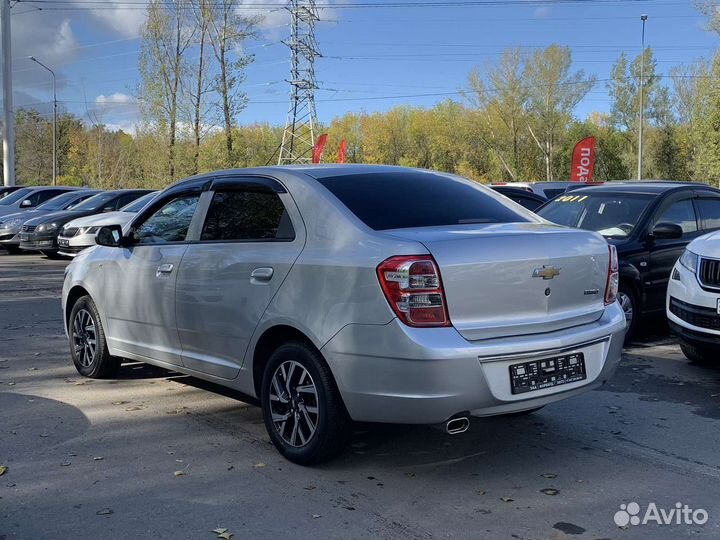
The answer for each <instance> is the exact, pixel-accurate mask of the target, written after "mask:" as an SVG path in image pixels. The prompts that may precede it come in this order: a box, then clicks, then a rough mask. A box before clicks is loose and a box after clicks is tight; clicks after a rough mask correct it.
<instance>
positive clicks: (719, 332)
mask: <svg viewBox="0 0 720 540" xmlns="http://www.w3.org/2000/svg"><path fill="white" fill-rule="evenodd" d="M666 308H667V316H668V319H669V321H670V329H671V330H672V332H673V333H674V334H675V335H676V336H677V337H678V340H679V341H680V347H681V348H682V351H683V353H684V354H685V356H686V357H687V358H688V360H692V361H694V362H701V363H710V362H714V361H717V358H718V354H719V353H720V231H717V232H714V233H710V234H706V235H705V236H701V237H700V238H697V239H696V240H694V241H692V242H691V243H690V244H689V245H688V247H687V249H686V250H685V252H684V253H683V254H682V256H681V257H680V259H679V260H678V262H677V263H675V267H674V268H673V271H672V274H671V276H670V283H669V285H668V292H667V303H666Z"/></svg>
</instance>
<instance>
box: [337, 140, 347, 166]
mask: <svg viewBox="0 0 720 540" xmlns="http://www.w3.org/2000/svg"><path fill="white" fill-rule="evenodd" d="M346 156H347V141H346V140H345V139H343V140H342V141H340V150H338V163H345V157H346Z"/></svg>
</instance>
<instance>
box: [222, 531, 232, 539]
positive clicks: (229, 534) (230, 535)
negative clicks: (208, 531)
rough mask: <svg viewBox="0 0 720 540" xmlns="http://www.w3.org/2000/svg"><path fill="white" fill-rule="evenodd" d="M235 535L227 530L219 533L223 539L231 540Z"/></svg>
mask: <svg viewBox="0 0 720 540" xmlns="http://www.w3.org/2000/svg"><path fill="white" fill-rule="evenodd" d="M232 537H233V533H231V532H227V531H225V532H224V533H220V534H218V538H222V540H230V539H231V538H232Z"/></svg>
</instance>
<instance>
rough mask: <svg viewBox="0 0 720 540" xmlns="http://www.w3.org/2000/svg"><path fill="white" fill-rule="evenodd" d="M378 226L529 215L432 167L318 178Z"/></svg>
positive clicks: (367, 221) (502, 220) (510, 218)
mask: <svg viewBox="0 0 720 540" xmlns="http://www.w3.org/2000/svg"><path fill="white" fill-rule="evenodd" d="M318 182H320V183H321V184H322V185H323V186H325V187H326V188H327V189H329V190H330V191H331V192H332V194H333V195H335V197H337V198H338V199H340V201H341V202H342V203H343V204H344V205H345V206H347V207H348V209H349V210H350V211H351V212H352V213H353V214H355V215H356V216H357V217H358V218H360V219H361V220H362V221H363V222H364V223H365V224H366V225H367V226H368V227H370V228H372V229H375V230H376V231H382V230H387V229H405V228H411V227H436V226H444V225H469V224H474V223H511V222H527V221H530V218H529V214H528V215H525V214H522V213H520V212H517V211H516V210H514V209H513V208H511V207H509V206H506V205H505V204H504V203H503V202H502V199H501V198H500V197H499V196H498V197H497V198H496V197H494V196H493V195H492V194H490V193H486V192H485V191H484V190H483V189H481V188H480V187H475V186H474V185H472V183H471V182H469V181H467V182H464V181H462V180H459V179H456V178H453V177H451V176H446V175H442V174H435V173H430V172H420V171H409V172H388V173H370V174H351V175H344V176H331V177H327V178H319V179H318Z"/></svg>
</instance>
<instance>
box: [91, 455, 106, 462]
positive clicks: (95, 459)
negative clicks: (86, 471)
mask: <svg viewBox="0 0 720 540" xmlns="http://www.w3.org/2000/svg"><path fill="white" fill-rule="evenodd" d="M103 459H105V458H104V457H102V456H95V457H94V458H93V461H102V460H103Z"/></svg>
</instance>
